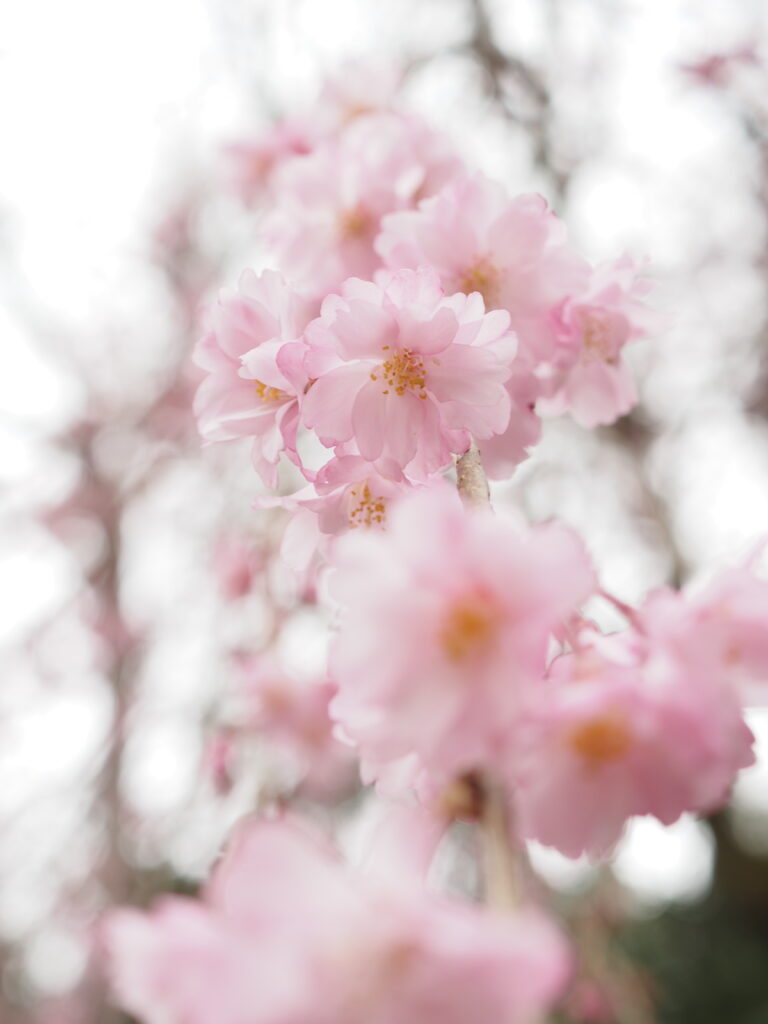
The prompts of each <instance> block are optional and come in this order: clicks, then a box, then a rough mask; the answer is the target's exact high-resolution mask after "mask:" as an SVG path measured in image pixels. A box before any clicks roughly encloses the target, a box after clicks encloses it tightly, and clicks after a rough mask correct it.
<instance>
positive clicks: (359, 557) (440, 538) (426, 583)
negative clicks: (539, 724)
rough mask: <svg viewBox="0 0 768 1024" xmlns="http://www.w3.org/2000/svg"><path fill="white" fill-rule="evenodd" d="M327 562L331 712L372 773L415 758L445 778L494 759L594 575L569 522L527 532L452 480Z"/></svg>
mask: <svg viewBox="0 0 768 1024" xmlns="http://www.w3.org/2000/svg"><path fill="white" fill-rule="evenodd" d="M332 566H333V567H334V569H335V571H334V573H333V575H332V576H331V579H330V588H331V593H332V596H334V597H335V598H336V599H337V600H338V602H339V603H340V605H341V606H342V617H341V625H340V630H339V632H338V634H337V636H336V637H335V640H334V643H333V647H332V650H331V658H330V664H331V673H332V675H333V677H334V679H336V681H337V683H338V686H339V695H338V697H337V698H336V699H335V700H334V702H333V703H332V705H331V713H332V715H333V716H334V717H335V718H336V719H337V720H338V722H339V723H340V725H341V727H342V729H343V731H344V732H345V733H346V734H347V735H348V736H349V737H350V738H351V739H352V740H354V742H355V743H357V744H358V746H359V749H360V754H361V757H362V760H363V762H364V765H365V766H366V767H367V771H368V773H369V774H371V773H375V774H378V772H379V770H380V769H381V768H382V767H383V766H385V765H386V764H387V763H388V762H396V761H398V760H400V759H401V758H404V757H408V756H414V755H415V756H416V757H417V758H418V760H419V763H420V765H421V766H422V767H423V769H424V770H425V771H427V772H428V773H429V774H430V775H431V776H432V777H433V778H434V779H436V780H437V783H438V784H440V785H442V784H445V783H448V782H450V781H452V779H453V778H454V777H455V776H457V775H460V774H462V773H463V772H465V771H468V770H472V769H475V768H482V767H484V766H487V765H489V764H492V763H493V760H494V758H495V757H496V756H497V754H498V752H499V750H500V748H501V747H502V746H504V745H505V744H506V743H507V742H508V740H509V731H510V728H511V727H512V726H513V725H514V723H515V721H516V718H517V715H518V713H519V709H520V705H521V702H522V701H523V700H524V699H525V698H526V694H527V691H528V690H529V688H530V687H531V686H533V685H534V684H535V683H536V682H537V681H538V679H539V678H540V676H541V674H542V673H543V672H544V669H545V665H546V657H547V647H548V642H549V638H550V634H551V632H552V630H553V629H555V628H556V627H557V626H558V625H559V623H560V622H561V620H562V619H564V618H567V617H568V616H569V615H570V614H571V613H572V612H573V611H574V610H575V609H576V608H577V607H578V606H579V605H580V604H581V603H582V602H583V601H584V600H585V599H586V598H587V597H588V596H589V594H590V592H591V591H592V589H593V587H594V584H595V581H594V576H593V571H592V568H591V565H590V563H589V559H588V557H587V555H586V552H585V551H584V549H583V547H582V546H581V544H580V543H579V541H578V540H577V538H576V537H575V536H574V534H572V533H571V532H570V531H569V530H567V529H566V528H565V527H561V526H557V525H546V526H540V527H536V528H534V529H532V530H530V531H529V532H527V533H520V532H518V531H517V530H515V529H514V528H512V527H511V526H510V525H509V524H506V523H504V522H503V521H501V520H499V519H497V518H494V517H493V516H492V515H491V514H490V513H475V514H468V513H467V512H466V511H465V510H464V508H463V507H462V505H461V503H460V501H459V499H458V497H457V496H456V494H455V492H453V491H452V490H451V489H450V488H449V487H448V486H447V485H446V486H441V487H437V486H435V487H434V488H425V489H423V490H419V491H417V492H415V493H414V494H413V495H412V496H408V497H406V498H403V499H402V500H401V501H400V502H398V503H397V504H396V505H395V506H394V508H393V509H392V511H391V512H390V514H389V525H388V528H387V531H386V532H385V533H372V532H370V531H369V532H367V533H365V534H363V533H360V532H359V531H358V532H356V533H354V534H350V535H348V536H346V537H343V538H341V539H340V540H339V541H338V542H337V543H336V545H335V547H334V553H333V559H332Z"/></svg>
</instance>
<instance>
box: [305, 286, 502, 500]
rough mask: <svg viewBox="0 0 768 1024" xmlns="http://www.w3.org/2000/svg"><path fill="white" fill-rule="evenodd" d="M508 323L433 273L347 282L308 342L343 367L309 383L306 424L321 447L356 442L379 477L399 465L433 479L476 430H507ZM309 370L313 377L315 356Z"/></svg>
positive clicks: (315, 324) (484, 434)
mask: <svg viewBox="0 0 768 1024" xmlns="http://www.w3.org/2000/svg"><path fill="white" fill-rule="evenodd" d="M468 309H469V310H470V311H471V316H467V315H465V314H466V313H467V310H468ZM507 326H508V318H507V317H506V316H505V315H504V314H502V313H499V312H495V313H491V314H486V313H485V312H484V310H483V306H482V302H480V301H479V297H478V301H477V302H473V303H469V300H466V299H463V298H462V297H459V299H458V301H455V300H450V299H445V298H444V297H443V295H442V291H441V289H440V286H439V282H438V281H437V278H436V277H435V275H434V274H433V273H432V272H431V271H427V270H423V271H418V272H414V271H402V272H400V273H398V274H394V275H389V276H388V277H387V278H384V279H383V280H382V281H381V283H379V284H373V283H371V282H366V281H360V280H356V279H352V280H350V281H347V282H346V283H345V285H344V287H343V289H342V294H341V295H340V296H338V295H333V296H329V298H327V299H326V300H325V302H324V303H323V307H322V313H321V316H320V318H319V319H318V320H316V321H314V322H313V323H312V324H310V326H309V328H308V329H307V338H308V339H309V341H310V343H311V344H312V345H318V346H323V347H324V349H325V350H328V349H332V350H334V351H335V353H336V355H337V357H338V360H339V363H340V365H338V366H337V367H335V368H333V369H330V370H329V371H327V372H325V373H323V374H322V375H320V376H319V379H317V380H316V381H315V383H314V384H313V385H312V386H311V388H310V390H309V392H308V394H307V395H306V398H305V399H304V403H303V411H302V417H303V420H304V422H305V423H306V425H307V426H309V427H311V428H313V429H315V430H316V431H317V433H318V435H319V437H320V439H321V440H322V441H323V443H324V444H327V445H329V446H330V445H338V444H345V443H346V442H349V441H354V443H355V445H356V446H357V449H358V451H359V453H360V455H361V456H362V457H363V458H364V459H365V460H367V461H368V462H371V463H373V464H374V465H375V466H376V468H377V469H378V471H379V472H380V473H381V474H382V475H385V474H389V473H390V472H392V467H393V466H394V467H397V470H398V471H399V472H404V473H406V474H407V475H408V476H409V477H411V478H412V479H417V480H418V479H422V480H423V479H426V478H427V477H428V476H429V475H430V474H432V473H435V472H437V471H438V470H440V469H442V468H444V467H445V466H446V465H447V464H448V463H449V462H450V459H451V453H452V452H463V451H466V449H467V448H468V447H469V442H470V434H472V435H474V436H475V437H478V438H487V437H490V436H492V435H493V434H498V433H501V432H502V431H503V430H504V429H505V428H506V426H507V424H508V422H509V414H510V401H509V396H508V393H507V391H506V389H505V388H504V382H505V381H506V380H507V378H508V377H509V375H510V372H511V370H510V366H511V362H512V359H513V356H514V352H515V341H514V337H513V336H512V335H510V334H509V333H508V331H507ZM306 366H307V370H308V373H309V375H310V376H314V373H313V372H312V369H311V356H310V358H309V360H308V362H307V364H306Z"/></svg>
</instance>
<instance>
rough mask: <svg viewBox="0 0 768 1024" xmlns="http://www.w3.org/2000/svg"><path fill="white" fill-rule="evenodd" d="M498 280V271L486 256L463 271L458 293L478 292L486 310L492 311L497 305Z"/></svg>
mask: <svg viewBox="0 0 768 1024" xmlns="http://www.w3.org/2000/svg"><path fill="white" fill-rule="evenodd" d="M500 278H501V275H500V274H499V271H498V269H497V268H496V267H495V266H494V265H493V263H491V261H490V260H489V259H488V257H487V256H482V257H481V258H480V259H479V260H478V261H477V262H476V263H475V264H473V265H472V266H471V267H470V268H469V269H468V270H465V271H464V276H463V277H462V278H461V279H460V281H459V291H460V292H464V293H465V294H466V295H470V294H471V293H472V292H480V294H481V295H482V297H483V301H484V302H485V306H486V309H492V308H494V307H495V306H497V305H498V300H499V284H500Z"/></svg>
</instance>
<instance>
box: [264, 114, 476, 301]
mask: <svg viewBox="0 0 768 1024" xmlns="http://www.w3.org/2000/svg"><path fill="white" fill-rule="evenodd" d="M459 169H460V163H459V161H458V159H457V158H456V156H455V155H454V154H453V153H452V152H451V151H450V150H449V149H448V147H447V146H446V143H445V141H444V138H443V137H442V136H440V135H438V134H436V133H434V132H432V131H431V130H430V129H429V128H427V127H426V126H425V125H424V124H423V123H422V122H421V121H419V120H418V119H416V118H412V117H405V116H403V115H400V114H394V113H380V114H374V115H370V116H367V117H360V118H356V119H355V120H354V121H353V122H352V123H351V124H349V126H348V127H347V128H346V130H345V131H344V132H343V133H342V134H341V135H340V136H339V137H338V138H337V139H332V140H330V141H328V142H325V143H323V144H322V145H321V146H319V147H318V148H317V149H316V150H315V151H314V152H313V153H311V154H310V155H309V156H306V157H301V158H298V159H295V160H292V161H290V163H288V164H286V165H284V167H283V168H282V169H281V170H280V172H279V174H277V175H276V176H275V178H274V179H273V181H274V204H275V205H274V208H273V209H272V211H271V213H270V215H269V217H268V218H267V220H266V221H265V224H264V232H265V235H266V237H267V238H268V240H269V241H270V242H271V244H272V246H273V248H274V252H275V254H276V258H277V260H278V262H279V265H280V267H281V268H282V269H283V270H284V271H285V272H286V273H288V274H290V276H291V278H292V279H293V280H295V281H297V282H298V283H299V284H300V285H301V286H302V288H304V289H306V290H307V291H308V292H311V293H312V294H313V295H315V296H323V295H325V294H327V293H328V292H329V291H333V290H335V289H337V288H339V287H340V286H341V284H342V282H343V281H345V280H346V279H347V278H348V277H363V278H369V277H372V275H373V272H374V271H375V270H376V269H377V268H378V267H380V266H381V260H380V258H379V256H378V255H377V254H376V252H375V251H374V248H373V241H374V238H375V237H376V235H377V234H378V232H379V229H380V224H381V218H382V217H383V216H384V214H386V213H390V212H391V211H392V210H400V209H406V208H408V207H409V206H411V205H413V203H414V202H415V201H416V199H417V198H420V197H423V196H426V195H431V194H433V193H434V192H435V191H437V189H439V188H440V187H441V186H442V185H443V184H444V183H445V182H446V181H447V180H449V179H450V178H451V177H452V176H453V175H455V174H456V173H458V171H459Z"/></svg>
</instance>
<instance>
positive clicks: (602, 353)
mask: <svg viewBox="0 0 768 1024" xmlns="http://www.w3.org/2000/svg"><path fill="white" fill-rule="evenodd" d="M581 322H582V328H583V331H584V335H583V338H584V340H583V343H582V344H583V349H582V359H583V360H584V362H587V363H596V362H603V363H615V362H616V356H615V354H614V345H613V341H612V338H611V325H610V321H609V319H608V317H607V316H606V314H605V313H603V312H601V311H600V310H592V311H590V312H584V313H582V316H581Z"/></svg>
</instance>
